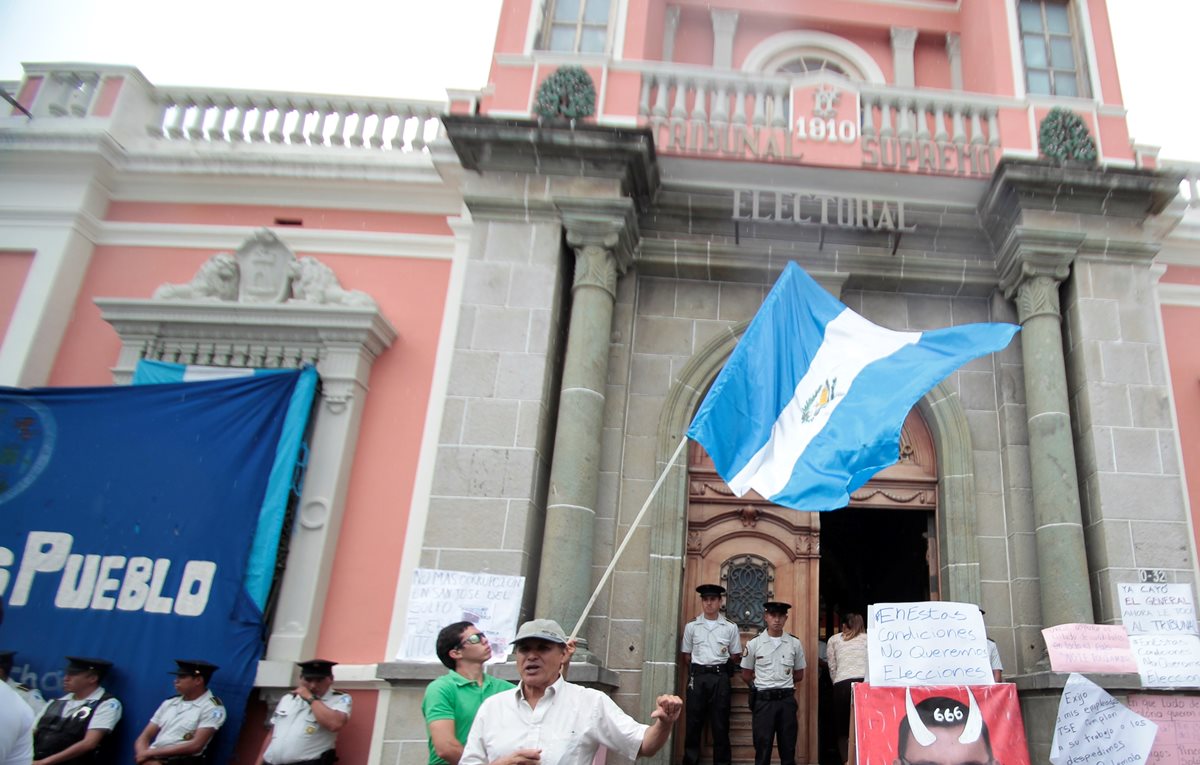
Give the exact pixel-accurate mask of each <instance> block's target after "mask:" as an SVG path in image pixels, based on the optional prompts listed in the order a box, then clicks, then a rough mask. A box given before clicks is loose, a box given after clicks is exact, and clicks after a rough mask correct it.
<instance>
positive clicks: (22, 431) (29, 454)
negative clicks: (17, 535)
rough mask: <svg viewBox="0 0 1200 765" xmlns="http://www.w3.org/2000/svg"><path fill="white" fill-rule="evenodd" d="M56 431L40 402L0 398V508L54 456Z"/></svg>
mask: <svg viewBox="0 0 1200 765" xmlns="http://www.w3.org/2000/svg"><path fill="white" fill-rule="evenodd" d="M57 435H58V430H57V427H56V426H55V423H54V415H52V414H51V413H50V410H49V409H48V408H47V407H46V406H45V405H44V404H42V403H41V402H39V401H36V400H33V399H28V398H15V397H8V396H0V505H3V504H4V503H5V502H8V501H9V500H11V499H15V498H16V497H17V496H18V495H20V494H21V492H23V491H25V490H26V489H28V488H29V487H30V486H32V485H33V483H34V481H36V480H37V479H38V476H40V475H41V474H42V471H44V470H45V469H46V466H47V465H49V464H50V456H51V454H53V453H54V442H55V440H56V438H57Z"/></svg>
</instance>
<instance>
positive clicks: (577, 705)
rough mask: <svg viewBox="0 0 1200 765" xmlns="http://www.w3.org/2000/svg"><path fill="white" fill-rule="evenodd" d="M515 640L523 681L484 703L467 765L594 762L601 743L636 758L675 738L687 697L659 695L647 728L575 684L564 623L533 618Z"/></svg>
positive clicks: (597, 694) (463, 761)
mask: <svg viewBox="0 0 1200 765" xmlns="http://www.w3.org/2000/svg"><path fill="white" fill-rule="evenodd" d="M513 643H514V645H515V647H516V655H517V674H518V676H519V677H520V680H521V683H520V685H518V686H517V688H516V689H515V690H511V691H504V692H502V693H498V694H496V695H495V696H491V697H490V698H488V699H487V700H485V701H484V702H483V704H482V705H481V706H480V707H479V712H478V714H476V715H475V722H474V723H473V724H472V725H471V732H470V733H469V734H468V735H467V742H466V746H465V747H464V749H463V755H462V758H461V759H460V760H459V765H487V764H489V763H490V765H522V764H524V763H539V765H589V763H591V762H592V760H593V759H594V758H595V756H596V752H597V750H598V749H599V748H600V747H601V746H603V747H605V748H607V749H610V750H613V751H614V752H616V753H617V754H618V755H619V756H621V757H625V758H627V759H630V760H632V759H634V758H636V757H650V756H653V755H654V754H656V753H657V752H658V751H659V750H660V749H662V748H663V746H664V745H665V744H666V743H667V741H668V740H669V739H670V737H671V728H672V727H673V726H674V724H675V721H676V720H677V719H679V713H680V711H682V709H683V700H682V699H680V698H679V697H678V696H670V695H663V696H659V697H658V708H657V709H655V710H654V713H653V714H651V715H650V717H651V719H652V720H653V723H652V724H651V725H642V724H641V723H639V722H637V721H636V720H634V719H633V718H632V717H630V716H629V715H627V714H625V712H623V711H622V710H621V708H620V707H618V706H617V705H616V703H615V702H614V701H613V700H612V699H610V698H609V697H608V696H606V695H604V694H603V693H601V692H600V691H597V690H594V689H592V688H584V687H583V686H580V685H574V684H572V683H568V682H567V681H566V680H564V679H563V677H562V668H563V664H565V663H566V661H567V658H568V653H567V636H566V634H565V633H564V632H563V629H562V627H560V626H559V625H558V623H557V622H555V621H552V620H550V619H534V620H533V621H529V622H526V623H525V624H522V625H521V628H520V629H519V630H517V636H516V638H515V639H514V640H513Z"/></svg>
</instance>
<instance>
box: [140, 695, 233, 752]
mask: <svg viewBox="0 0 1200 765" xmlns="http://www.w3.org/2000/svg"><path fill="white" fill-rule="evenodd" d="M150 722H152V723H154V724H155V725H157V726H158V735H157V736H155V737H154V742H153V743H152V744H150V748H151V749H159V748H161V747H164V746H172V745H173V744H179V743H182V742H184V741H191V740H192V738H193V737H194V736H195V735H196V731H197V730H199V729H200V728H212V729H213V730H214V731H215V730H216V729H218V728H220V727H221V726H222V725H224V724H225V706H224V705H223V704H222V703H221V701H220V699H218V698H217V697H216V696H214V695H213V694H212V691H205V692H204V693H203V694H201V695H200V696H197V697H196V698H194V699H192V700H191V701H187V700H185V699H184V698H183V697H182V696H172V697H171V698H169V699H167V700H166V701H164V702H163V703H161V704H159V705H158V710H157V711H156V712H155V713H154V716H153V717H151V718H150Z"/></svg>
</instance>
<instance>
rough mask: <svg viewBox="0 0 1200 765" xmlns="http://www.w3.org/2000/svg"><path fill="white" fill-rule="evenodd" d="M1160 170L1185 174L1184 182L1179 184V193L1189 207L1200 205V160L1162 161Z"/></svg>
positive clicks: (1159, 166)
mask: <svg viewBox="0 0 1200 765" xmlns="http://www.w3.org/2000/svg"><path fill="white" fill-rule="evenodd" d="M1158 168H1159V169H1160V170H1166V171H1167V172H1176V173H1182V174H1183V183H1181V184H1180V185H1179V195H1180V198H1182V199H1183V200H1184V201H1185V202H1187V206H1188V207H1200V162H1178V161H1175V160H1171V161H1167V162H1160V163H1159V165H1158Z"/></svg>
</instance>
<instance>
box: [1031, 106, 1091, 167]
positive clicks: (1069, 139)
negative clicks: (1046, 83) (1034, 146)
mask: <svg viewBox="0 0 1200 765" xmlns="http://www.w3.org/2000/svg"><path fill="white" fill-rule="evenodd" d="M1038 150H1039V151H1040V152H1041V153H1042V155H1043V156H1046V157H1049V158H1050V159H1054V160H1058V161H1059V162H1081V163H1084V164H1088V165H1094V164H1096V143H1095V141H1093V140H1092V136H1091V134H1090V133H1088V129H1087V125H1086V124H1085V123H1084V121H1083V118H1082V117H1080V116H1079V115H1078V114H1076V113H1075V112H1073V111H1071V110H1070V109H1063V108H1061V107H1055V108H1053V109H1051V110H1050V113H1049V114H1047V115H1046V118H1045V119H1043V120H1042V124H1041V127H1040V128H1038Z"/></svg>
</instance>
